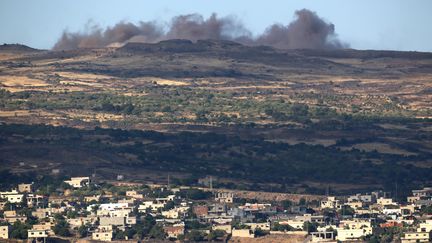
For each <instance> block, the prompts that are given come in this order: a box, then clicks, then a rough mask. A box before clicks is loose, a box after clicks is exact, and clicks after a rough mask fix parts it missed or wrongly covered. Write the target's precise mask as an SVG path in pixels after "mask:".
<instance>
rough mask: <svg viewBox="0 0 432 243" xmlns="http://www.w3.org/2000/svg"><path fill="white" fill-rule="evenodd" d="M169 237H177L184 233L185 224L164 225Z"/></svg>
mask: <svg viewBox="0 0 432 243" xmlns="http://www.w3.org/2000/svg"><path fill="white" fill-rule="evenodd" d="M163 229H164V231H165V233H166V234H167V237H168V238H173V239H177V238H178V237H179V235H184V233H185V228H184V226H164V227H163Z"/></svg>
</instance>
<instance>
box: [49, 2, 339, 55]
mask: <svg viewBox="0 0 432 243" xmlns="http://www.w3.org/2000/svg"><path fill="white" fill-rule="evenodd" d="M168 39H187V40H191V41H197V40H204V39H212V40H231V41H236V42H239V43H242V44H246V45H268V46H273V47H276V48H281V49H298V48H307V49H337V48H344V47H347V45H346V44H344V43H342V42H341V41H340V40H339V39H338V38H337V35H336V33H335V28H334V25H333V24H331V23H327V22H326V21H324V20H323V19H321V18H320V17H319V16H318V15H317V14H316V13H314V12H312V11H310V10H307V9H303V10H299V11H297V12H296V13H295V19H294V21H293V22H291V23H289V24H288V25H281V24H274V25H271V26H269V27H268V28H267V29H266V30H265V31H264V33H262V34H260V35H258V36H253V35H252V34H251V32H250V31H249V30H248V29H247V28H246V27H245V26H244V25H243V24H242V23H241V22H240V21H238V20H237V19H236V18H235V17H232V16H230V17H221V18H220V17H218V16H217V15H216V14H212V15H211V16H210V17H209V18H208V19H204V18H203V16H201V15H199V14H189V15H180V16H177V17H174V18H173V19H172V20H171V22H170V24H169V25H168V28H163V26H162V25H158V24H157V22H140V23H138V24H133V23H125V22H120V23H118V24H116V25H115V26H113V27H108V28H106V29H102V28H100V27H98V26H92V27H90V28H87V31H86V32H82V33H81V32H77V33H71V32H68V31H64V32H63V34H62V36H61V37H60V39H59V40H58V41H57V43H56V44H55V45H54V47H53V49H54V50H73V49H79V48H100V47H106V46H120V45H123V44H124V43H127V42H143V43H155V42H159V41H162V40H168Z"/></svg>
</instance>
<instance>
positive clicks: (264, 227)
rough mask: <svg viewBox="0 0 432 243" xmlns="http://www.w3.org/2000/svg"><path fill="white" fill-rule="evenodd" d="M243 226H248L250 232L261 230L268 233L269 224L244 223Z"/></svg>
mask: <svg viewBox="0 0 432 243" xmlns="http://www.w3.org/2000/svg"><path fill="white" fill-rule="evenodd" d="M245 225H247V226H249V227H250V229H251V230H253V231H255V230H256V229H258V228H259V229H261V230H265V231H270V223H269V222H264V223H245Z"/></svg>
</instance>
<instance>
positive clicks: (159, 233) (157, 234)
mask: <svg viewBox="0 0 432 243" xmlns="http://www.w3.org/2000/svg"><path fill="white" fill-rule="evenodd" d="M149 236H150V238H153V239H160V240H162V239H165V236H166V234H165V231H164V229H163V228H162V226H160V225H157V224H156V225H155V226H153V228H152V229H151V230H150V232H149Z"/></svg>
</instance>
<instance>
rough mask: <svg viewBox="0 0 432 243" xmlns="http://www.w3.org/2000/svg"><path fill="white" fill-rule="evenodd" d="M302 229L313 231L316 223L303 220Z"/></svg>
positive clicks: (315, 228)
mask: <svg viewBox="0 0 432 243" xmlns="http://www.w3.org/2000/svg"><path fill="white" fill-rule="evenodd" d="M303 230H304V231H307V232H308V233H310V232H315V231H316V230H317V224H316V223H311V222H308V221H307V222H304V224H303Z"/></svg>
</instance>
